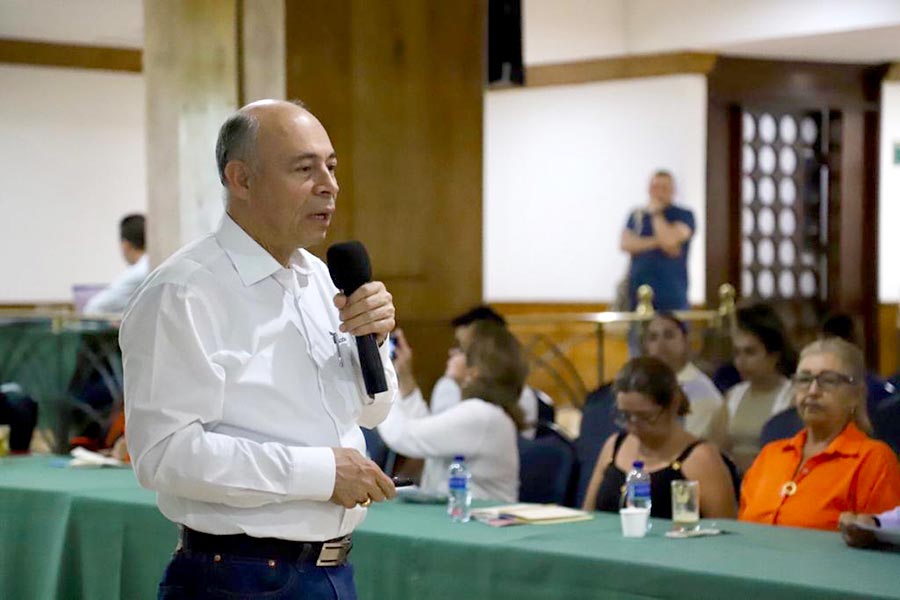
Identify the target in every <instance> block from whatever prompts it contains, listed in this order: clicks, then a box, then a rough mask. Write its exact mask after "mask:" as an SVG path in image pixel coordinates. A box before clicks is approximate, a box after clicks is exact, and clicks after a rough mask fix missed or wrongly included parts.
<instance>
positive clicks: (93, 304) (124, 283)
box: [82, 254, 150, 315]
mask: <svg viewBox="0 0 900 600" xmlns="http://www.w3.org/2000/svg"><path fill="white" fill-rule="evenodd" d="M149 272H150V257H149V256H147V255H146V254H144V255H143V256H141V257H140V258H139V259H138V260H137V262H136V263H134V264H133V265H130V266H129V267H128V268H127V269H125V272H124V273H122V274H121V275H119V276H118V277H116V279H115V281H113V282H112V283H111V284H109V285H108V286H106V287H105V288H103V289H102V290H100V291H99V292H97V293H96V294H94V295H93V296H91V299H90V300H88V301H87V303H86V304H85V305H84V310H83V311H82V312H84V314H86V315H96V314H99V313H120V312H122V311H123V310H125V306H126V305H127V304H128V300H129V299H131V296H132V294H134V292H135V290H137V289H138V287H140V285H141V283H143V282H144V279H146V278H147V274H148V273H149Z"/></svg>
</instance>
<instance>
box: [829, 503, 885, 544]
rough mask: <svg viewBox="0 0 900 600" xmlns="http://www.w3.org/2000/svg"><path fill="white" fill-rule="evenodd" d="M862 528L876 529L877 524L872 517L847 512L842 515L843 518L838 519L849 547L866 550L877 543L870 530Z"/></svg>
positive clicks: (839, 526) (842, 534) (842, 535)
mask: <svg viewBox="0 0 900 600" xmlns="http://www.w3.org/2000/svg"><path fill="white" fill-rule="evenodd" d="M862 526H866V527H876V526H877V524H876V523H875V519H874V518H873V517H872V515H862V514H860V515H858V514H855V513H852V512H845V513H841V516H840V517H839V518H838V528H839V529H840V531H841V537H842V538H844V541H845V542H846V543H847V545H848V546H853V547H854V548H865V547H867V546H871V545H873V544H874V543H875V542H876V541H877V539H876V538H875V534H874V533H873V532H872V531H870V530H868V529H863V527H862Z"/></svg>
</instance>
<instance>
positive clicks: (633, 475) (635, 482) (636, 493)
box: [625, 460, 652, 510]
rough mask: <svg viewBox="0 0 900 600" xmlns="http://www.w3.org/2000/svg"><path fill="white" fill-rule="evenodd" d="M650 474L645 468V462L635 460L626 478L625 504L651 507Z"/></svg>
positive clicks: (633, 506) (634, 506) (630, 506)
mask: <svg viewBox="0 0 900 600" xmlns="http://www.w3.org/2000/svg"><path fill="white" fill-rule="evenodd" d="M651 504H652V500H651V499H650V474H649V473H647V471H645V470H644V462H643V461H640V460H636V461H634V464H633V465H632V468H631V470H630V471H629V472H628V477H627V478H626V479H625V506H627V507H629V508H646V509H647V510H649V509H650V505H651Z"/></svg>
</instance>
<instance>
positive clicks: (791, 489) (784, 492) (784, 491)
mask: <svg viewBox="0 0 900 600" xmlns="http://www.w3.org/2000/svg"><path fill="white" fill-rule="evenodd" d="M796 493H797V484H796V483H795V482H793V481H788V482H787V483H785V484H784V485H783V486H781V497H782V498H790V497H791V496H793V495H794V494H796Z"/></svg>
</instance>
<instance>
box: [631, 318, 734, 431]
mask: <svg viewBox="0 0 900 600" xmlns="http://www.w3.org/2000/svg"><path fill="white" fill-rule="evenodd" d="M642 342H643V346H644V354H646V355H647V356H652V357H654V358H658V359H659V360H661V361H663V362H664V363H666V365H668V367H669V368H670V369H672V371H674V372H675V373H676V375H677V377H678V385H680V386H681V391H682V392H684V395H685V396H687V399H688V403H689V404H690V409H689V411H688V413H687V415H685V416H684V417H683V418H684V428H685V430H686V431H687V432H688V433H690V434H692V435H695V436H697V437H698V438H701V439H705V440H707V441H710V442H712V443H714V444H716V445H717V446H719V447H720V448H721V447H722V446H723V445H724V443H725V441H726V439H727V435H728V413H727V411H726V410H725V405H724V400H723V399H722V394H721V393H719V390H718V389H717V388H716V385H715V384H714V383H713V382H712V380H711V379H710V378H709V377H708V376H707V375H706V373H704V372H703V371H701V370H700V369H698V368H697V366H696V365H695V364H694V363H692V362H691V344H690V340H688V334H687V326H686V325H685V324H684V322H683V321H681V320H680V319H678V317H676V316H675V315H674V314H672V313H670V312H660V313H657V314H656V316H655V317H653V320H652V321H650V323H648V324H647V327H646V329H645V330H644V335H643V338H642Z"/></svg>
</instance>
